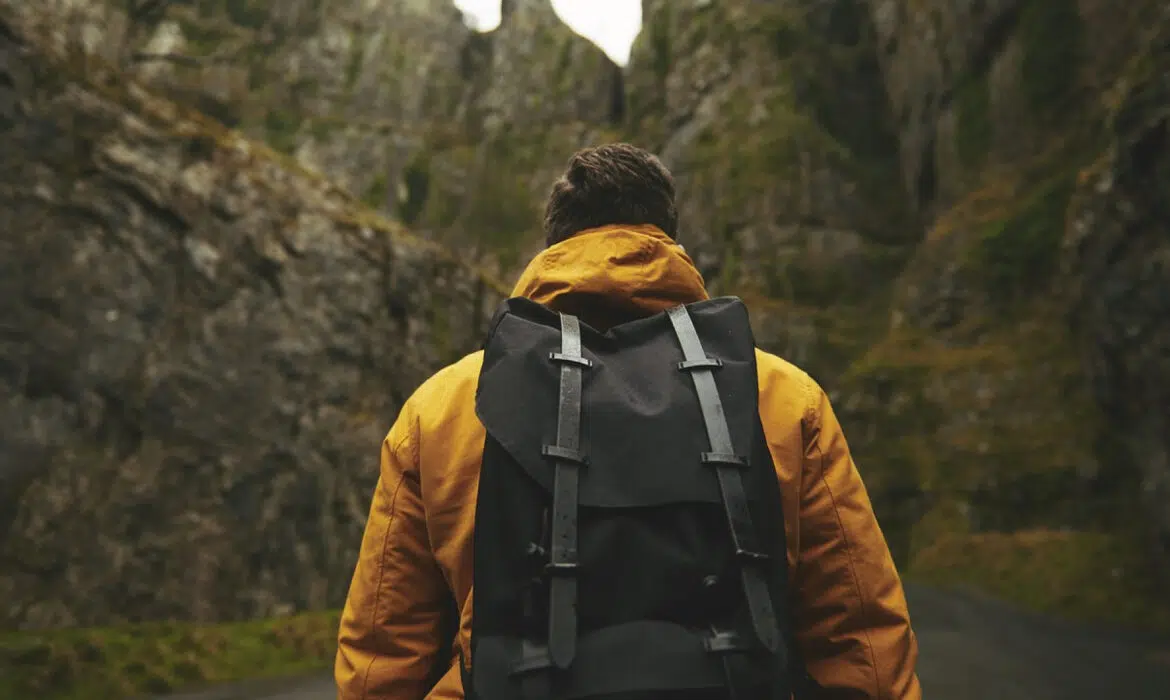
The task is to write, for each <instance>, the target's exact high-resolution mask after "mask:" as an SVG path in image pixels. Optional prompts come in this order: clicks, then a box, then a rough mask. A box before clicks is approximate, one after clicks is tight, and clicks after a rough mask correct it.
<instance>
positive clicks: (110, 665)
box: [0, 612, 338, 700]
mask: <svg viewBox="0 0 1170 700" xmlns="http://www.w3.org/2000/svg"><path fill="white" fill-rule="evenodd" d="M337 625H338V613H337V612H318V613H306V614H302V615H297V616H293V617H286V618H280V619H276V620H260V621H254V622H239V623H227V624H221V625H208V626H199V625H192V624H185V623H146V624H141V625H128V626H124V627H111V628H94V629H68V630H47V631H37V632H15V633H6V634H2V635H0V678H3V679H4V682H3V683H0V700H28V699H29V698H37V699H38V700H83V699H84V700H124V699H125V698H132V697H135V696H140V695H154V694H163V693H169V692H173V691H177V690H182V689H185V688H190V687H196V686H199V685H202V684H207V683H219V682H226V681H236V680H244V679H255V678H266V677H276V676H291V675H296V674H300V673H306V672H310V671H314V670H321V669H327V668H329V666H330V665H331V664H332V662H333V657H334V654H335V652H336V649H337Z"/></svg>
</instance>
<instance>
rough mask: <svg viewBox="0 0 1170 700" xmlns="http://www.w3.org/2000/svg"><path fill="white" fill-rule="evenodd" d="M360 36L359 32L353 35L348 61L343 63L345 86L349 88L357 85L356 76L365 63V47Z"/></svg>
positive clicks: (357, 76) (360, 72)
mask: <svg viewBox="0 0 1170 700" xmlns="http://www.w3.org/2000/svg"><path fill="white" fill-rule="evenodd" d="M361 36H362V35H361V34H360V33H359V34H357V35H355V37H354V41H353V47H352V48H351V49H350V53H349V62H348V63H346V65H345V86H346V87H347V88H349V89H350V90H352V89H353V88H354V86H355V85H357V81H358V78H359V77H361V74H362V66H363V65H364V64H365V59H366V49H365V45H364V42H363V41H362V40H361Z"/></svg>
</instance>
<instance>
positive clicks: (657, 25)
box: [647, 5, 674, 82]
mask: <svg viewBox="0 0 1170 700" xmlns="http://www.w3.org/2000/svg"><path fill="white" fill-rule="evenodd" d="M670 7H671V6H669V5H663V7H662V12H661V16H659V17H656V18H655V21H654V22H651V23H650V24H649V26H648V27H647V33H648V34H649V36H650V61H651V66H652V67H653V70H654V76H655V77H657V78H658V80H659V81H660V82H662V81H665V80H666V78H667V76H669V75H670V68H671V66H672V65H674V53H673V52H672V50H671V47H672V43H671V36H670V33H671V27H672V26H673V24H674V23H673V22H672V21H671V12H672V10H671V9H670Z"/></svg>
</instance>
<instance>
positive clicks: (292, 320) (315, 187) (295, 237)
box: [0, 15, 497, 627]
mask: <svg viewBox="0 0 1170 700" xmlns="http://www.w3.org/2000/svg"><path fill="white" fill-rule="evenodd" d="M0 17H3V21H2V22H0V110H2V111H0V164H2V166H3V167H2V172H3V175H0V228H2V229H3V230H4V231H5V232H6V234H5V235H4V237H3V239H2V240H0V344H2V350H0V358H2V359H0V409H2V411H3V417H4V419H5V420H4V421H3V424H4V425H5V426H6V432H5V433H4V434H3V435H0V454H3V455H4V459H5V461H4V462H3V463H0V466H3V467H4V468H5V472H6V473H5V474H4V475H2V477H0V478H3V481H0V483H3V485H4V495H5V498H4V500H5V501H6V503H5V505H4V520H5V521H8V522H5V523H2V524H3V525H6V526H7V529H8V530H9V532H8V536H7V539H6V540H5V547H4V549H3V556H4V558H3V562H2V564H0V566H2V568H0V600H2V601H4V602H3V604H2V606H0V625H3V626H5V627H8V626H11V625H14V624H15V625H20V626H29V627H35V626H48V625H73V624H94V623H100V622H108V621H111V620H117V619H126V618H130V619H142V618H168V617H182V618H194V619H204V620H207V619H220V618H225V617H228V618H231V617H241V616H255V615H271V614H274V613H279V612H281V611H282V610H288V609H303V608H306V607H321V606H325V605H328V604H336V602H337V601H338V600H339V597H340V596H343V595H344V590H345V585H346V580H347V575H346V574H345V573H344V572H345V571H347V570H348V569H349V568H350V566H351V563H352V559H353V556H354V554H355V551H356V547H357V544H358V542H359V540H360V536H361V528H362V524H363V522H364V520H365V511H366V509H367V508H368V501H369V494H370V489H371V488H372V485H373V481H374V479H375V478H376V472H377V469H376V466H375V465H376V460H377V445H378V444H379V442H380V440H381V438H382V436H383V435H384V431H385V430H386V427H387V426H388V424H389V423H390V422H391V421H392V420H393V418H394V416H395V412H396V410H397V408H398V406H399V405H400V404H401V402H402V401H403V400H404V398H405V397H406V396H407V395H408V394H409V393H410V392H411V391H413V389H414V387H415V386H417V384H418V383H419V382H420V381H421V380H422V379H423V378H425V376H426V375H427V373H428V372H430V371H432V370H434V369H435V368H437V367H438V366H440V365H441V364H443V363H445V362H448V361H450V360H452V359H454V358H455V357H457V356H458V355H459V354H461V353H462V352H463V351H464V350H466V349H469V348H471V347H473V346H474V344H475V342H476V340H477V337H478V335H479V334H480V332H482V330H483V323H484V321H485V318H486V314H488V313H490V312H491V311H492V310H493V309H494V303H495V299H496V297H497V291H496V289H495V287H493V283H491V282H490V281H488V280H486V279H485V278H484V277H482V275H479V274H478V273H476V272H475V271H474V269H473V268H472V267H470V266H468V265H466V264H463V263H460V262H459V261H457V260H456V259H455V258H454V257H453V256H451V255H449V254H447V253H445V252H444V251H442V250H440V249H437V248H435V247H433V246H430V245H427V244H425V243H422V242H420V241H417V240H414V239H412V238H411V237H410V236H408V235H407V234H406V233H404V232H403V231H402V230H401V229H400V228H399V227H397V226H396V225H392V224H389V223H387V222H386V221H384V220H382V219H380V218H378V217H377V216H376V215H374V214H373V213H371V212H370V211H369V210H367V209H365V208H364V207H362V206H361V205H360V204H358V203H356V202H355V201H354V200H353V199H352V198H351V197H349V196H347V195H346V194H344V193H343V192H341V191H340V190H338V188H337V187H335V186H334V185H332V184H329V183H328V182H327V181H325V180H323V179H321V178H320V177H319V176H314V175H312V174H310V173H307V172H305V171H298V170H297V169H296V168H295V167H294V166H293V165H292V164H290V163H288V162H285V161H282V160H281V158H280V157H279V156H278V155H277V154H275V153H273V152H272V151H271V150H269V149H268V148H266V147H264V146H261V145H259V144H257V143H255V142H252V141H249V140H247V139H246V138H243V137H241V136H239V135H238V134H234V133H232V132H228V131H227V130H226V129H224V128H223V127H221V126H219V125H217V124H216V123H214V122H211V121H210V120H208V119H207V118H206V117H203V116H202V115H199V114H196V113H193V112H188V111H186V110H183V109H180V108H177V107H176V106H174V105H173V104H171V103H169V102H166V101H162V100H159V99H158V98H156V97H154V96H152V95H150V94H149V93H147V92H145V91H144V90H142V89H141V88H140V87H138V86H136V85H134V84H128V83H126V82H124V81H123V80H122V79H121V77H120V76H118V75H111V74H100V73H97V72H87V71H86V69H85V67H84V64H83V63H77V62H71V61H70V60H68V59H65V58H63V57H62V58H53V57H52V56H51V55H49V52H48V51H47V50H46V49H45V47H44V45H43V44H42V43H40V40H39V37H38V35H37V34H36V33H35V32H33V31H31V30H29V29H28V28H27V27H26V26H23V25H21V24H20V23H18V22H16V21H13V20H12V19H11V16H9V15H0ZM8 426H11V427H10V429H9V428H8ZM22 456H23V457H24V459H20V457H22ZM14 495H15V496H16V497H17V498H19V499H20V508H19V510H18V511H17V512H16V513H15V514H13V513H12V512H11V511H10V510H9V507H10V505H11V501H12V500H13V496H14Z"/></svg>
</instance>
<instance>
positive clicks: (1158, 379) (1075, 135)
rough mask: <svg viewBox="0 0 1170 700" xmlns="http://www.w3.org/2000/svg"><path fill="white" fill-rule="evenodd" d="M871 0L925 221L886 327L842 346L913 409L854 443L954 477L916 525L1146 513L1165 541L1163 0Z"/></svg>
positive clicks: (1074, 521) (1161, 554)
mask: <svg viewBox="0 0 1170 700" xmlns="http://www.w3.org/2000/svg"><path fill="white" fill-rule="evenodd" d="M869 7H870V9H871V13H872V16H873V18H874V24H875V26H876V27H877V33H878V35H879V37H880V42H879V46H880V50H879V56H880V58H881V61H882V66H883V75H884V82H885V85H886V87H887V90H888V93H889V96H890V101H891V104H892V106H893V108H894V110H895V113H896V115H897V120H898V125H899V130H898V141H899V145H900V151H901V162H902V172H903V175H904V186H905V188H906V191H907V194H908V196H909V201H910V202H911V204H913V205H914V206H916V207H917V209H918V211H919V213H920V216H922V218H923V219H924V221H925V226H926V230H927V234H926V237H925V239H924V241H923V242H922V243H921V244H919V245H918V246H917V248H916V250H915V252H914V255H913V257H912V258H911V260H910V262H909V264H908V265H907V266H906V268H905V269H904V270H903V271H902V273H901V275H900V277H899V280H898V283H897V286H896V289H897V293H896V296H895V302H894V305H893V307H894V312H895V318H897V319H898V320H899V322H900V327H899V328H898V329H896V330H895V332H893V333H891V334H890V337H889V338H888V339H887V340H886V341H885V342H884V343H883V344H881V345H879V346H877V347H876V348H875V349H874V350H871V351H870V352H869V353H868V354H867V362H863V363H860V364H857V365H855V366H853V367H852V368H851V375H852V377H854V378H855V379H858V380H860V382H861V386H869V387H871V388H872V387H877V386H880V385H881V384H883V383H885V384H886V385H887V386H889V387H890V390H891V391H893V392H894V394H893V396H894V397H895V398H896V399H897V401H898V403H902V404H909V405H913V404H915V403H917V404H918V406H919V408H920V409H922V410H918V411H914V410H910V411H908V412H902V413H903V414H904V415H905V417H906V421H908V422H906V421H902V420H897V419H895V418H894V417H892V416H890V415H889V414H887V415H886V416H885V417H883V418H882V419H881V420H878V421H876V425H877V426H878V428H877V429H876V430H875V434H876V435H878V436H879V437H876V438H874V439H873V440H872V441H871V444H870V445H865V446H864V447H866V448H872V449H874V450H876V452H877V453H878V454H887V453H886V450H888V449H890V448H892V447H894V446H895V445H897V444H898V443H901V447H900V448H898V449H897V450H896V453H897V454H898V455H899V456H900V457H901V458H902V463H903V464H911V465H916V466H915V468H914V469H913V473H915V475H916V476H915V477H914V480H915V481H917V482H918V483H919V485H932V486H933V487H934V488H935V489H938V488H939V486H940V485H943V486H945V488H943V492H944V493H946V492H950V493H949V495H941V494H940V496H941V497H940V498H939V499H937V500H938V502H936V503H935V504H934V508H933V510H932V511H931V512H930V513H929V514H928V516H927V518H926V519H925V520H924V521H923V523H922V524H921V532H920V534H919V535H918V539H919V540H922V541H929V540H930V539H931V538H932V537H933V536H934V535H935V534H937V532H939V530H940V529H942V530H948V529H952V528H956V527H957V528H960V529H963V528H967V529H974V530H981V529H989V528H992V529H1009V530H1010V529H1015V528H1020V527H1031V526H1039V525H1049V526H1058V527H1073V528H1083V529H1096V528H1104V529H1107V530H1110V529H1111V530H1113V531H1116V532H1124V533H1126V536H1143V535H1152V537H1147V538H1145V539H1148V540H1149V541H1150V542H1151V544H1152V547H1153V551H1154V552H1155V556H1154V560H1155V561H1161V562H1170V547H1168V544H1170V527H1168V526H1167V521H1166V518H1165V503H1166V502H1167V492H1166V483H1167V479H1168V477H1170V471H1168V470H1167V467H1166V465H1167V459H1166V454H1167V448H1166V442H1165V439H1164V438H1162V437H1153V436H1155V435H1158V436H1162V435H1164V434H1165V426H1164V423H1163V422H1162V421H1163V419H1162V417H1161V416H1162V414H1163V413H1164V409H1162V408H1158V407H1161V406H1165V405H1166V396H1167V393H1166V392H1167V391H1168V390H1170V382H1168V381H1167V379H1166V366H1165V362H1164V359H1163V358H1164V357H1165V356H1166V340H1165V338H1164V337H1163V334H1161V332H1160V331H1159V330H1158V329H1160V328H1161V327H1163V326H1164V325H1165V324H1164V321H1162V320H1161V319H1164V318H1165V308H1166V307H1165V298H1166V295H1167V290H1170V286H1168V284H1167V277H1166V275H1165V271H1164V269H1163V268H1164V265H1162V263H1161V262H1160V261H1161V260H1162V259H1163V258H1164V257H1165V250H1164V245H1163V243H1164V241H1165V240H1166V228H1165V223H1164V221H1163V222H1162V223H1154V222H1155V221H1161V218H1160V216H1161V214H1162V213H1164V212H1163V209H1164V207H1163V206H1162V205H1161V204H1160V202H1155V201H1154V200H1155V199H1157V197H1156V196H1155V195H1153V194H1152V193H1153V192H1154V191H1155V189H1150V188H1156V187H1157V186H1158V184H1160V183H1161V182H1162V180H1160V179H1159V178H1160V173H1161V170H1159V168H1161V167H1162V161H1163V160H1164V156H1165V152H1164V149H1163V148H1162V147H1163V146H1164V144H1163V142H1162V140H1161V139H1162V137H1161V136H1160V134H1161V133H1162V130H1163V129H1164V128H1165V127H1164V120H1165V114H1166V109H1167V105H1168V104H1170V102H1168V101H1167V93H1166V91H1165V89H1164V86H1161V85H1160V84H1159V80H1161V77H1160V76H1162V75H1164V74H1165V72H1166V70H1167V68H1168V66H1170V64H1168V63H1167V55H1166V52H1165V42H1166V37H1167V36H1168V31H1167V30H1168V22H1170V15H1168V14H1167V9H1166V7H1165V4H1164V3H1159V2H1133V3H1126V4H1125V6H1124V7H1122V6H1119V5H1116V4H1113V3H1103V2H1099V1H1093V0H1080V1H1078V2H1074V1H1073V0H1067V1H1064V2H1044V1H1042V0H1019V1H1010V2H947V3H942V2H938V3H927V4H926V5H925V6H924V5H923V4H922V3H919V2H910V1H905V2H903V1H901V0H871V1H870V2H869ZM1139 149H1140V151H1141V155H1140V156H1139V155H1138V151H1139ZM1159 149H1162V150H1159ZM1070 319H1071V320H1072V322H1073V323H1072V325H1071V326H1070V324H1069V320H1070ZM847 385H848V382H847ZM867 394H868V395H869V396H870V397H871V398H870V399H869V400H870V401H872V397H873V396H875V395H877V394H876V393H875V392H872V391H871V392H862V393H861V394H860V395H862V396H864V395H867ZM887 396H888V395H887ZM923 402H924V403H923ZM877 407H878V404H876V403H875V404H873V405H872V406H871V408H877ZM870 415H873V413H872V411H871V413H870ZM889 435H902V436H904V437H900V438H896V439H894V440H889V439H888V438H887V437H886V436H889ZM922 436H926V437H927V439H926V440H925V441H923V440H921V437H922ZM915 443H917V444H915ZM940 448H941V449H940ZM1139 494H1144V498H1143V499H1142V500H1144V502H1145V503H1146V504H1147V508H1146V511H1145V512H1146V516H1145V518H1144V519H1143V520H1142V522H1141V526H1140V527H1133V526H1134V522H1133V520H1134V518H1133V515H1132V514H1133V512H1135V511H1134V508H1133V505H1134V504H1135V503H1136V502H1137V500H1138V498H1139ZM1013 511H1014V512H1013Z"/></svg>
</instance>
